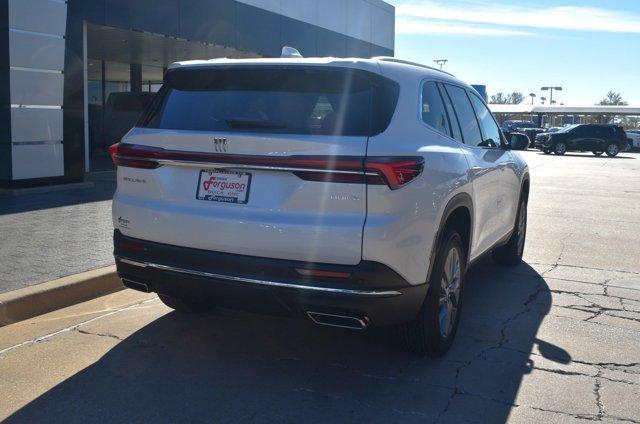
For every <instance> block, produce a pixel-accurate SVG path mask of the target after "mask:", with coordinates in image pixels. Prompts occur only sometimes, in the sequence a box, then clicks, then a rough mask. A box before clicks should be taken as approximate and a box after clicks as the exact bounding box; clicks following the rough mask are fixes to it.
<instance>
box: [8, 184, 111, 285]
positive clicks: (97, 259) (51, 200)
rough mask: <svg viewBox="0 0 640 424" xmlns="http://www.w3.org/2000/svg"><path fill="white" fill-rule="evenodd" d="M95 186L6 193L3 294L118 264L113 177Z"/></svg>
mask: <svg viewBox="0 0 640 424" xmlns="http://www.w3.org/2000/svg"><path fill="white" fill-rule="evenodd" d="M92 179H93V180H94V184H95V186H94V187H92V188H84V189H73V190H68V191H56V192H51V193H37V194H21V195H18V196H10V195H3V194H0V235H1V236H0V258H2V260H0V293H4V292H8V291H11V290H15V289H20V288H23V287H27V286H31V285H35V284H39V283H42V282H45V281H50V280H54V279H56V278H60V277H66V276H68V275H72V274H77V273H79V272H84V271H88V270H91V269H95V268H100V267H103V266H107V265H111V264H113V254H112V250H113V244H112V236H113V226H112V224H111V197H112V196H113V192H114V190H115V177H114V176H112V175H102V176H93V177H92Z"/></svg>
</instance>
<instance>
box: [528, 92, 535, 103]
mask: <svg viewBox="0 0 640 424" xmlns="http://www.w3.org/2000/svg"><path fill="white" fill-rule="evenodd" d="M529 96H531V104H533V99H535V97H536V93H529Z"/></svg>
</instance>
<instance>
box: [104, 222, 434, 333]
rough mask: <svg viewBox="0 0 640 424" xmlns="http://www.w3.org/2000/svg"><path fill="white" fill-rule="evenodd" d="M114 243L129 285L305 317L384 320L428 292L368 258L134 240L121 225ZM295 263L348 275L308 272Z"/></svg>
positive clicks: (403, 317) (399, 315)
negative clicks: (324, 260)
mask: <svg viewBox="0 0 640 424" xmlns="http://www.w3.org/2000/svg"><path fill="white" fill-rule="evenodd" d="M114 246H115V248H114V255H115V258H116V266H117V269H118V274H119V276H120V277H121V278H122V280H123V283H124V284H125V286H127V287H130V288H133V289H137V290H148V291H153V292H156V293H160V294H165V295H168V296H176V297H187V298H193V299H198V300H206V301H208V302H210V303H211V304H213V305H220V306H223V307H230V308H234V309H244V310H249V311H253V312H261V313H272V314H285V315H291V316H306V314H307V312H309V311H312V312H318V313H325V314H338V315H345V316H351V317H358V318H366V320H367V322H370V323H371V324H372V325H376V326H381V325H389V324H396V323H401V322H405V321H408V320H411V319H412V318H414V317H415V316H416V314H417V313H418V310H419V309H420V307H421V305H422V302H423V300H424V297H425V295H426V291H427V285H426V284H421V285H417V286H412V285H411V284H409V283H408V282H407V281H406V280H404V279H403V278H402V277H401V276H400V275H398V274H397V273H396V272H395V271H393V270H392V269H390V268H389V267H387V266H385V265H383V264H380V263H376V262H370V261H361V262H360V263H359V264H358V265H353V266H348V265H329V264H320V263H308V262H300V261H288V260H282V259H268V258H260V257H254V256H244V255H233V254H227V253H220V252H210V251H204V250H199V249H192V248H185V247H178V246H172V245H166V244H161V243H155V242H149V241H144V240H139V239H134V238H131V237H126V236H124V235H122V234H121V233H120V232H119V231H118V230H116V231H115V233H114ZM297 269H305V270H309V269H313V270H321V271H331V272H340V273H348V274H349V276H348V278H335V277H323V278H318V277H310V276H304V275H301V274H300V273H299V272H298V271H297Z"/></svg>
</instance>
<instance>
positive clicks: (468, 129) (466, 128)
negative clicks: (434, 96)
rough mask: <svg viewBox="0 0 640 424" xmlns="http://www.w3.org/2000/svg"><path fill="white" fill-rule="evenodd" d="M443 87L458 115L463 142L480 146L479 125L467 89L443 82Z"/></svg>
mask: <svg viewBox="0 0 640 424" xmlns="http://www.w3.org/2000/svg"><path fill="white" fill-rule="evenodd" d="M445 87H446V91H447V93H449V97H450V98H451V102H452V103H453V107H454V109H455V111H456V115H457V116H458V121H459V122H460V129H461V131H462V137H463V138H464V143H465V144H468V145H470V146H481V145H482V134H481V133H480V126H479V125H478V120H477V119H476V114H475V112H474V110H473V107H472V106H471V101H470V100H469V97H468V96H467V91H466V90H465V89H463V88H460V87H456V86H454V85H449V84H445Z"/></svg>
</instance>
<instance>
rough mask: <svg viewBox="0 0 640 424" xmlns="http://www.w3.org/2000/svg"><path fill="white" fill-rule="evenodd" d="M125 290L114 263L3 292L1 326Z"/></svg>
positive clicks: (0, 310)
mask: <svg viewBox="0 0 640 424" xmlns="http://www.w3.org/2000/svg"><path fill="white" fill-rule="evenodd" d="M122 289H124V286H123V285H122V281H121V280H120V278H119V277H118V274H117V273H116V266H115V265H111V266H108V267H104V268H98V269H94V270H92V271H87V272H82V273H80V274H75V275H70V276H68V277H63V278H59V279H57V280H52V281H47V282H46V283H42V284H37V285H35V286H31V287H25V288H23V289H18V290H12V291H10V292H8V293H2V294H0V327H1V326H3V325H8V324H12V323H14V322H18V321H22V320H25V319H28V318H32V317H35V316H37V315H42V314H45V313H47V312H51V311H54V310H56V309H61V308H65V307H67V306H71V305H75V304H76V303H80V302H84V301H87V300H90V299H94V298H96V297H100V296H103V295H106V294H109V293H113V292H116V291H118V290H122Z"/></svg>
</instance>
